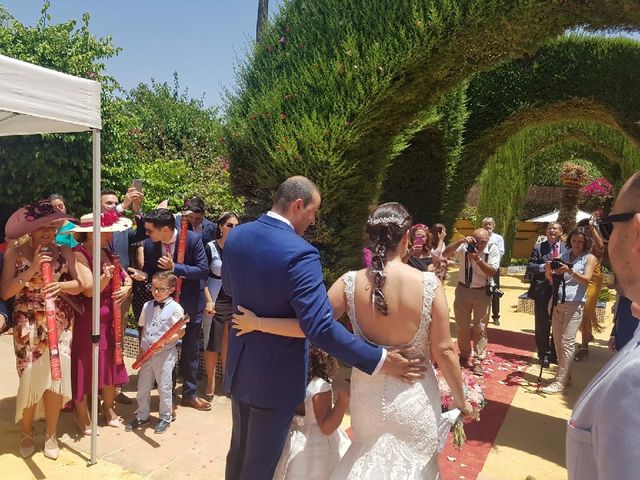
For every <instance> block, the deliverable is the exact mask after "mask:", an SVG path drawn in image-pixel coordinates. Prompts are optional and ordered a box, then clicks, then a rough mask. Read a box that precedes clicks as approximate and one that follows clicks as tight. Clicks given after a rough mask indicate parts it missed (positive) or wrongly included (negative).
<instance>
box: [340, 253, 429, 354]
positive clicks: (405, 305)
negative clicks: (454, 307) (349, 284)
mask: <svg viewBox="0 0 640 480" xmlns="http://www.w3.org/2000/svg"><path fill="white" fill-rule="evenodd" d="M384 271H385V274H386V282H385V285H384V287H383V288H382V291H383V293H384V296H385V299H386V302H387V307H388V315H383V314H382V313H380V311H378V310H375V309H374V308H373V303H372V298H371V293H372V289H373V288H374V287H373V284H372V282H371V280H370V279H369V278H368V277H367V270H366V269H363V270H359V271H358V272H357V273H356V279H355V292H354V304H355V315H356V317H357V319H358V324H359V326H360V328H361V330H362V333H363V334H364V336H365V337H366V338H367V339H368V340H369V341H371V342H373V343H376V344H378V345H382V346H402V345H405V344H407V343H409V342H411V340H412V339H413V337H414V336H415V334H416V332H417V330H418V327H419V326H420V315H421V313H422V303H423V302H422V301H423V296H424V293H423V291H424V284H423V275H424V274H423V272H421V271H419V270H416V269H415V268H412V267H410V266H408V265H405V264H404V263H402V262H400V261H392V262H389V263H387V265H386V266H385V270H384ZM344 294H345V293H344V284H343V283H342V281H338V282H336V283H335V284H334V286H333V287H331V290H330V291H329V295H330V297H332V296H334V295H340V296H344ZM343 302H344V303H345V304H346V299H345V300H344V301H343ZM340 303H342V302H340ZM332 304H333V305H336V303H334V302H333V301H332ZM336 313H342V312H336Z"/></svg>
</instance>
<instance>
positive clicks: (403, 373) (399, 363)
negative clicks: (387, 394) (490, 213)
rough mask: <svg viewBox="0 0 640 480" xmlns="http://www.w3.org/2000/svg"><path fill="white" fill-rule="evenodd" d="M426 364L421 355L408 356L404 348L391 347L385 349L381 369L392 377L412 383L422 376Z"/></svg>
mask: <svg viewBox="0 0 640 480" xmlns="http://www.w3.org/2000/svg"><path fill="white" fill-rule="evenodd" d="M426 369H427V366H426V363H425V359H424V358H423V357H418V358H408V351H407V349H405V348H392V349H389V350H387V357H386V358H385V360H384V364H383V365H382V368H381V371H382V372H383V373H386V374H387V375H390V376H392V377H398V378H401V379H402V380H403V381H405V382H407V383H414V382H415V381H416V380H419V379H421V378H422V377H424V372H425V371H426Z"/></svg>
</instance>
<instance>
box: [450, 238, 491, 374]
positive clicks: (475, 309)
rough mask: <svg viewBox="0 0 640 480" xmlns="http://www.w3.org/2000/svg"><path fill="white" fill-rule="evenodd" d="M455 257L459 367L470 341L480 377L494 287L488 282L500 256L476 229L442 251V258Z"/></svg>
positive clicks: (463, 363) (466, 359) (467, 351)
mask: <svg viewBox="0 0 640 480" xmlns="http://www.w3.org/2000/svg"><path fill="white" fill-rule="evenodd" d="M454 253H455V255H456V257H457V258H458V260H459V262H460V270H459V273H458V286H457V287H456V293H455V300H454V302H453V311H454V315H455V318H456V325H457V327H458V349H459V350H460V365H462V366H465V365H467V363H468V361H469V357H471V341H472V340H473V373H474V374H475V375H478V376H482V375H483V370H482V359H483V358H484V356H485V353H486V349H487V324H488V323H489V307H490V305H491V298H492V297H493V291H494V287H493V284H492V282H491V280H492V278H493V276H494V275H495V274H496V271H497V270H498V268H499V266H500V252H499V250H498V247H497V246H496V245H495V244H493V243H492V244H489V232H488V231H487V230H485V229H484V228H478V229H477V230H475V231H474V232H473V234H472V235H471V236H470V237H464V238H462V239H460V240H458V241H457V242H454V243H452V244H450V245H449V246H448V247H447V248H445V250H444V252H443V256H445V257H449V256H451V255H453V254H454Z"/></svg>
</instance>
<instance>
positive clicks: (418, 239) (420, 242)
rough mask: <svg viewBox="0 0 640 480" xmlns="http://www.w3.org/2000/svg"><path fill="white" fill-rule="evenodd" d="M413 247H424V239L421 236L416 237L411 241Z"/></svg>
mask: <svg viewBox="0 0 640 480" xmlns="http://www.w3.org/2000/svg"><path fill="white" fill-rule="evenodd" d="M413 245H414V246H416V247H424V237H423V236H421V235H418V236H416V238H414V239H413Z"/></svg>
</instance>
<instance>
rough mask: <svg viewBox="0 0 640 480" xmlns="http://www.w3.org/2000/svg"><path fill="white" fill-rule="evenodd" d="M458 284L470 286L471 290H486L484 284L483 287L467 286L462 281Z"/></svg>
mask: <svg viewBox="0 0 640 480" xmlns="http://www.w3.org/2000/svg"><path fill="white" fill-rule="evenodd" d="M458 286H459V287H464V288H469V289H471V290H484V288H485V287H484V286H482V287H467V286H466V285H465V284H464V283H462V282H458Z"/></svg>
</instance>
